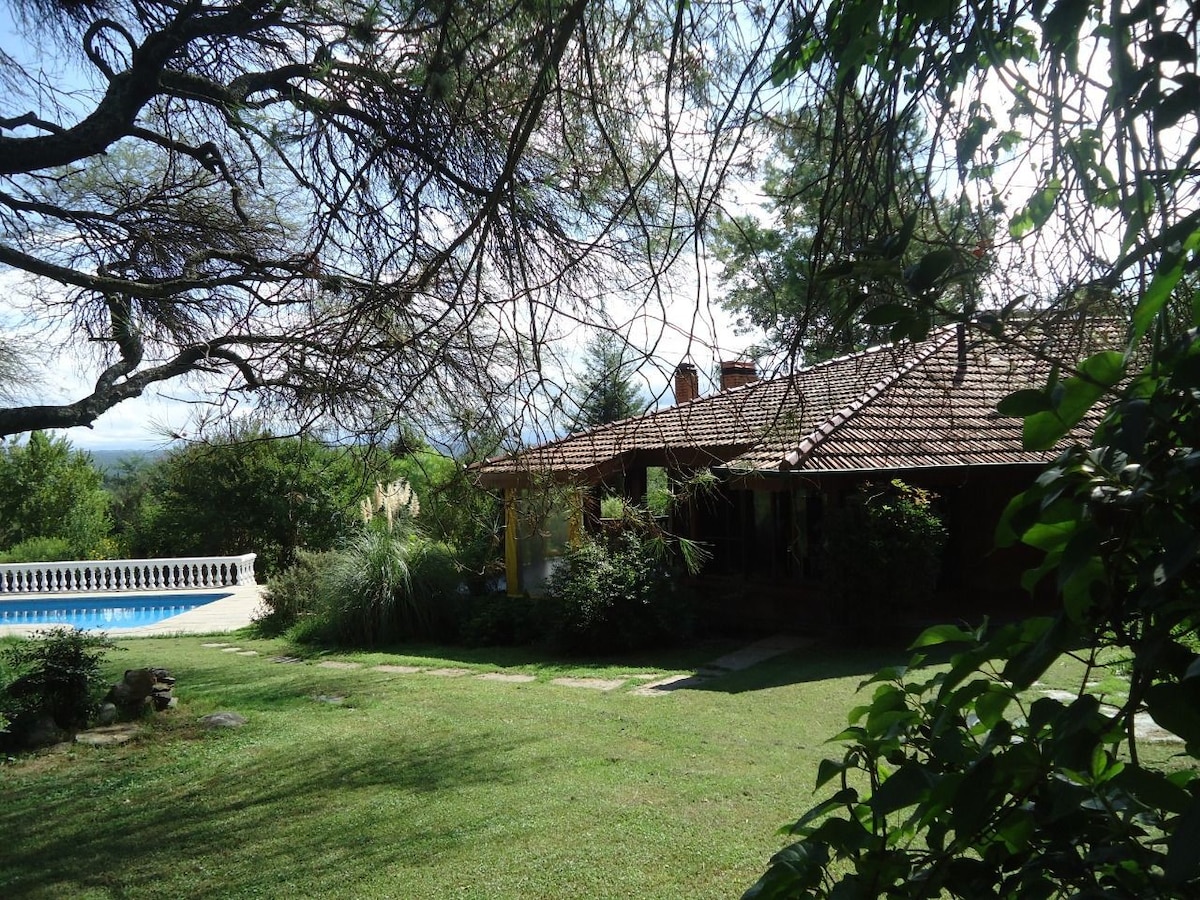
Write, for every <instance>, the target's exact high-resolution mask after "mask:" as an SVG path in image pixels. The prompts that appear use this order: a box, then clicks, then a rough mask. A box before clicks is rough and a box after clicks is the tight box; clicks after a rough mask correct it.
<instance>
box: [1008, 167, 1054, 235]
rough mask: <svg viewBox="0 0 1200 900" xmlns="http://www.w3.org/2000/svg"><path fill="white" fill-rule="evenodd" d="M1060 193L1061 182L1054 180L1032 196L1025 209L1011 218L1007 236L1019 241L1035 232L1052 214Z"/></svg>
mask: <svg viewBox="0 0 1200 900" xmlns="http://www.w3.org/2000/svg"><path fill="white" fill-rule="evenodd" d="M1061 192H1062V182H1061V181H1059V180H1058V179H1057V178H1055V179H1053V180H1051V182H1050V183H1049V184H1048V185H1046V187H1044V188H1042V189H1041V190H1040V191H1038V192H1037V193H1036V194H1034V195H1033V197H1031V198H1030V200H1029V203H1028V204H1026V206H1025V208H1024V209H1023V210H1021V211H1020V212H1019V213H1017V214H1016V215H1015V216H1013V218H1012V221H1010V222H1009V224H1008V233H1009V235H1011V236H1012V237H1013V238H1016V239H1018V240H1019V239H1021V238H1023V237H1024V236H1025V235H1027V234H1029V232H1031V231H1036V230H1037V229H1039V228H1041V227H1042V226H1043V225H1045V224H1046V223H1047V222H1048V221H1049V220H1050V216H1051V215H1052V214H1053V213H1054V204H1055V203H1056V202H1057V201H1058V195H1059V194H1060V193H1061Z"/></svg>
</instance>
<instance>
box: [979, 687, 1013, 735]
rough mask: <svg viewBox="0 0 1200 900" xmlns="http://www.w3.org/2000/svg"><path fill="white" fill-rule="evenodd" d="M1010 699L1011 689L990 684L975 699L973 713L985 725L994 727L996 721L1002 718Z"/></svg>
mask: <svg viewBox="0 0 1200 900" xmlns="http://www.w3.org/2000/svg"><path fill="white" fill-rule="evenodd" d="M1012 699H1013V692H1012V690H1010V689H1009V688H1007V687H1005V686H1004V685H1001V684H992V685H990V686H989V687H988V690H987V692H986V693H984V694H981V695H980V696H979V699H978V700H976V701H975V714H976V715H977V716H979V721H981V722H983V724H984V725H985V726H987V727H988V728H995V727H996V723H997V722H999V721H1000V720H1001V719H1003V718H1004V711H1005V710H1006V709H1007V708H1008V704H1009V703H1011V702H1012Z"/></svg>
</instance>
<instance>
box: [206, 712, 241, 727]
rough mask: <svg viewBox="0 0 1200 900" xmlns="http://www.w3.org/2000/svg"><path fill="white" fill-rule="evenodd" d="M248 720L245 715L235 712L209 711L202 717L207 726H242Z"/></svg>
mask: <svg viewBox="0 0 1200 900" xmlns="http://www.w3.org/2000/svg"><path fill="white" fill-rule="evenodd" d="M246 721H247V720H246V717H245V716H242V715H238V714H237V713H235V712H215V713H209V714H208V715H207V716H203V717H202V718H201V719H200V722H201V724H203V725H204V727H205V728H241V727H242V726H243V725H245V724H246Z"/></svg>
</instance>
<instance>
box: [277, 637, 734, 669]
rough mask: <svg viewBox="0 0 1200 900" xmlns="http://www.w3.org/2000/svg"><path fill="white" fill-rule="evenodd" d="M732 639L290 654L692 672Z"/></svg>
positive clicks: (299, 650) (305, 649)
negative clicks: (629, 647)
mask: <svg viewBox="0 0 1200 900" xmlns="http://www.w3.org/2000/svg"><path fill="white" fill-rule="evenodd" d="M738 646H740V644H739V643H738V642H737V641H733V640H704V641H697V642H695V643H692V644H688V645H684V646H679V647H665V648H660V649H654V650H642V651H637V652H633V653H625V654H620V655H613V656H600V655H596V656H586V655H567V654H564V653H561V652H557V651H555V650H554V649H553V648H550V647H547V646H544V645H538V644H534V645H524V646H516V647H512V646H495V647H464V646H458V645H451V644H434V643H411V644H395V645H390V646H385V647H372V648H361V647H336V646H335V647H319V646H313V645H298V646H290V647H289V650H288V652H289V653H293V654H294V655H296V656H298V657H300V658H302V659H307V660H315V659H318V658H321V657H323V656H326V655H335V656H336V655H342V656H354V655H356V654H376V655H386V656H395V657H403V658H406V659H418V660H421V659H425V660H435V661H438V662H439V663H455V662H457V663H462V664H464V665H471V666H488V667H494V668H498V669H509V668H556V669H589V668H598V669H601V668H622V669H629V670H631V671H632V670H642V669H645V670H648V671H657V670H663V671H687V670H689V669H697V668H699V667H701V666H703V665H704V664H705V663H707V662H711V661H712V660H713V659H715V658H716V657H718V656H721V655H722V654H724V653H727V652H729V651H730V650H734V649H736V648H737V647H738Z"/></svg>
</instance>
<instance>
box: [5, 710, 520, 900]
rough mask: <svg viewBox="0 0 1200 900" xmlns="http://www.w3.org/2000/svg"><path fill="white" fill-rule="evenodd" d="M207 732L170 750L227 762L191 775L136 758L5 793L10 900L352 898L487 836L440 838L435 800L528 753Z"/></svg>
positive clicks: (485, 745)
mask: <svg viewBox="0 0 1200 900" xmlns="http://www.w3.org/2000/svg"><path fill="white" fill-rule="evenodd" d="M376 735H377V736H376ZM196 737H197V740H196V741H195V742H193V743H190V744H188V745H187V747H186V748H184V747H183V745H181V744H177V743H172V744H171V745H169V746H167V745H162V749H163V750H164V751H165V752H167V753H170V752H172V751H178V752H180V753H183V752H185V749H186V752H187V753H188V754H189V755H192V756H195V755H199V756H201V757H203V755H204V753H205V744H207V743H208V742H209V741H214V742H219V743H221V744H222V745H223V746H222V747H221V748H220V753H221V756H222V759H223V760H228V762H227V763H223V764H221V765H219V766H217V767H215V768H214V767H213V765H212V763H211V762H209V763H208V764H201V765H198V766H197V767H196V768H195V770H194V771H188V770H187V769H185V768H184V767H183V766H172V764H171V762H170V761H169V760H147V759H146V754H145V753H138V752H132V753H130V754H127V755H123V756H122V757H119V758H117V757H113V758H112V762H111V764H109V765H105V766H104V767H102V768H99V769H97V768H90V769H89V770H88V772H87V773H85V774H82V775H80V776H78V777H76V776H67V777H68V778H72V777H74V778H75V780H74V781H65V780H64V778H63V777H61V776H60V777H46V778H27V779H22V783H21V784H20V787H19V789H14V787H13V785H11V784H10V785H9V786H8V787H7V789H5V788H0V798H2V801H3V802H2V804H0V832H2V833H3V834H4V835H5V844H6V846H5V849H4V853H3V856H2V857H0V893H2V894H3V895H4V896H9V897H16V896H22V897H30V896H33V897H39V896H43V897H57V896H78V895H80V893H81V892H83V894H84V895H85V896H112V897H120V896H126V895H127V894H135V895H149V894H151V893H155V892H157V890H158V888H159V886H160V885H166V886H165V887H164V888H163V893H162V894H161V895H162V896H171V897H210V896H234V895H238V896H241V895H251V894H253V895H261V894H267V895H272V896H321V895H326V894H337V895H340V896H349V895H353V893H354V890H353V884H354V883H355V881H356V880H357V879H358V878H359V877H360V876H361V877H362V878H367V877H377V875H378V871H379V869H380V868H381V867H383V866H385V865H393V866H394V865H397V864H398V865H402V866H420V865H426V864H430V863H431V861H433V860H435V859H437V858H438V857H440V856H442V855H443V854H446V853H448V852H452V851H455V850H457V849H458V848H460V847H461V846H462V845H463V844H465V843H467V842H470V841H472V840H474V839H475V835H474V834H473V832H474V831H477V830H482V829H484V828H485V827H486V823H485V822H483V821H479V822H475V823H472V822H470V821H469V820H468V821H465V822H464V821H463V820H462V819H461V818H459V819H457V820H456V825H455V827H454V828H448V827H442V826H441V825H439V821H438V819H437V817H436V816H431V815H430V814H429V810H430V809H431V808H436V806H437V798H438V797H442V796H444V795H451V796H452V795H453V794H454V792H456V791H459V790H461V789H462V788H463V787H464V786H469V785H475V784H481V783H493V782H511V781H512V779H514V778H518V777H521V776H520V775H519V773H518V772H517V770H516V768H515V767H513V766H511V765H508V764H506V763H505V759H506V757H507V756H508V754H510V753H511V752H512V751H514V750H515V749H516V745H515V744H513V743H512V742H511V741H509V740H504V739H501V738H500V737H499V736H497V735H496V734H494V733H493V734H486V733H485V734H483V735H479V736H477V737H478V739H477V740H473V742H472V743H471V745H470V746H464V745H463V744H461V743H456V742H448V741H440V740H428V739H423V738H419V737H418V738H415V739H405V738H403V737H400V736H397V735H394V734H389V733H388V732H387V730H386V729H379V730H378V731H377V732H375V733H372V735H371V736H370V737H367V738H366V739H365V740H364V739H363V735H358V736H356V738H355V739H354V740H352V741H349V740H321V741H317V742H310V743H308V744H307V745H305V746H302V747H297V746H289V747H275V748H271V749H262V748H260V747H259V746H258V744H257V743H256V741H255V739H254V737H253V731H252V729H250V728H247V729H245V730H243V731H239V732H236V733H230V732H220V733H212V734H205V735H197V736H196ZM230 742H234V743H235V744H236V745H237V746H236V747H233V748H232V750H231V748H230V746H229V743H230ZM210 752H214V753H215V752H216V751H215V749H214V750H212V751H210ZM122 765H124V766H125V768H123V767H122ZM139 766H144V767H145V769H144V774H145V775H146V776H147V777H145V778H143V777H142V774H143V773H140V772H139ZM172 775H177V778H172V777H171V776H172ZM147 781H149V782H150V784H147V783H146V782H147ZM362 792H368V794H369V800H370V802H369V803H365V804H364V803H363V802H362ZM473 826H474V827H473ZM217 873H219V874H217ZM214 877H219V879H220V880H219V881H214V880H212V879H213V878H214ZM289 885H292V886H293V887H292V888H289V887H288V886H289Z"/></svg>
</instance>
